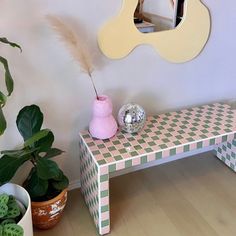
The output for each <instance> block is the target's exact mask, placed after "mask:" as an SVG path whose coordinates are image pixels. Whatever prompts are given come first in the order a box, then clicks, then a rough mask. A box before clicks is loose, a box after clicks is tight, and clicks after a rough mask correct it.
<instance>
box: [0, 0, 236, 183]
mask: <svg viewBox="0 0 236 236" xmlns="http://www.w3.org/2000/svg"><path fill="white" fill-rule="evenodd" d="M204 2H205V4H206V5H207V6H208V7H209V9H210V11H211V15H212V22H213V25H212V32H211V36H210V39H209V42H208V44H207V45H206V47H205V49H204V51H203V52H202V53H201V55H200V56H199V57H197V58H196V59H195V60H193V61H191V62H188V63H184V64H172V63H169V62H168V61H165V60H164V59H162V58H160V57H159V55H158V54H157V53H156V52H155V51H154V50H153V49H152V48H151V47H149V46H140V47H138V48H137V49H136V50H135V51H134V52H133V53H132V54H131V55H129V56H128V57H127V58H125V59H123V60H116V61H113V60H109V59H107V58H105V57H104V56H103V55H102V54H101V53H100V51H99V50H98V49H97V44H96V34H97V32H98V30H99V28H100V27H101V26H102V24H103V23H105V22H106V21H107V20H108V19H109V18H110V17H112V16H113V15H114V14H116V13H117V12H118V11H119V9H120V7H121V3H122V1H121V0H102V1H101V0H86V1H85V0H67V1H65V0H57V1H52V0H51V1H49V0H24V1H23V0H2V1H1V7H0V35H1V36H7V37H8V38H9V39H11V40H13V41H16V42H18V43H19V44H20V45H22V48H23V53H22V54H20V53H19V52H18V51H17V50H15V49H9V48H7V47H2V46H1V48H0V50H1V54H3V55H4V56H6V57H7V58H8V59H9V61H10V65H11V70H12V74H13V75H14V78H15V91H14V94H13V96H12V97H11V98H10V100H9V102H8V104H7V106H6V108H5V113H6V116H7V120H8V130H7V132H6V133H5V135H4V136H2V137H1V138H0V150H2V149H7V148H14V147H15V146H17V145H19V144H20V143H21V142H22V140H21V138H20V136H19V134H18V132H17V130H16V126H15V119H16V115H17V113H18V111H19V110H20V109H21V108H22V107H23V106H25V105H28V104H32V103H36V104H38V105H39V106H40V107H41V109H42V111H43V112H44V114H45V123H44V124H45V126H46V127H49V128H51V129H52V130H53V131H54V133H55V136H56V142H55V146H57V147H60V148H61V149H63V150H65V151H66V153H65V154H64V155H63V156H62V157H60V158H59V159H58V160H59V163H60V165H61V166H62V168H63V169H64V170H65V172H66V174H67V175H68V176H69V178H70V180H71V181H72V182H73V181H75V180H77V179H78V178H79V160H78V159H79V157H78V156H79V148H78V133H79V131H80V130H82V129H85V128H86V127H87V125H88V122H89V120H90V117H91V103H92V101H93V98H94V94H93V91H92V88H91V84H90V83H89V80H88V78H87V76H86V75H83V74H81V73H80V70H79V67H78V66H77V65H76V63H73V62H72V60H71V58H70V56H69V54H68V53H67V51H66V50H65V49H64V47H63V44H61V43H60V42H59V41H58V40H57V37H56V36H55V34H54V33H53V32H52V31H51V30H50V29H49V27H48V25H47V23H46V22H45V20H44V15H46V14H47V13H50V14H58V15H60V16H62V17H63V18H64V19H65V21H67V22H69V23H72V24H73V25H74V26H76V27H77V29H78V32H82V37H84V39H85V42H86V43H88V44H89V46H90V47H91V48H92V50H93V53H94V55H95V58H96V60H95V61H96V65H97V71H96V73H95V74H94V77H95V81H96V84H97V87H98V90H99V91H100V93H104V94H108V95H109V96H111V97H112V99H113V101H114V107H115V114H116V113H117V110H118V108H119V107H120V106H121V105H122V104H124V103H126V102H128V101H134V102H137V103H139V104H141V105H142V106H143V107H145V109H146V110H147V112H148V113H149V114H154V113H157V112H161V111H164V110H175V109H178V108H180V107H186V106H192V105H195V104H203V103H209V102H214V101H219V100H230V99H234V98H235V97H236V70H235V66H236V65H235V54H236V43H235V38H236V33H235V22H236V14H235V12H234V11H235V8H236V3H235V1H234V0H228V1H227V3H225V2H224V1H215V0H205V1H204ZM127 40H128V39H127ZM176 46H178V43H177V42H176ZM1 72H2V70H1ZM0 75H1V76H2V73H1V74H0ZM1 84H2V83H1ZM21 173H23V175H20V177H21V178H23V177H24V175H26V174H27V173H26V171H22V172H21ZM18 180H19V179H18Z"/></svg>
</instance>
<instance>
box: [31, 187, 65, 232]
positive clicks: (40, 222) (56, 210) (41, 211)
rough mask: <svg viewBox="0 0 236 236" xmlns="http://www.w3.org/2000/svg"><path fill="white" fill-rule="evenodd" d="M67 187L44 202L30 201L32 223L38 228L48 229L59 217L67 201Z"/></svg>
mask: <svg viewBox="0 0 236 236" xmlns="http://www.w3.org/2000/svg"><path fill="white" fill-rule="evenodd" d="M67 191H68V190H67V189H65V190H64V191H62V192H61V193H60V194H59V195H58V196H56V197H55V198H53V199H51V200H49V201H45V202H32V203H31V206H32V218H33V225H34V226H35V227H36V228H39V229H50V228H52V227H54V226H55V225H56V224H57V223H58V222H59V220H60V219H61V216H62V213H63V210H64V208H65V206H66V202H67Z"/></svg>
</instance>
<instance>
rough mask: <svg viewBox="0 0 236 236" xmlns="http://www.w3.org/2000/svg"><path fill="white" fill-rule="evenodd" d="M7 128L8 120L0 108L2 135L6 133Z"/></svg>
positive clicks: (0, 132)
mask: <svg viewBox="0 0 236 236" xmlns="http://www.w3.org/2000/svg"><path fill="white" fill-rule="evenodd" d="M6 128H7V122H6V119H5V117H4V114H3V111H2V108H1V107H0V135H2V134H3V133H4V131H5V130H6Z"/></svg>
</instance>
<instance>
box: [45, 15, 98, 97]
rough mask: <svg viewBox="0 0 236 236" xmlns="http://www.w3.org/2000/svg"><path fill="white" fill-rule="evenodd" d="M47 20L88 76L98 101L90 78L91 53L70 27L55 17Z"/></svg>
mask: <svg viewBox="0 0 236 236" xmlns="http://www.w3.org/2000/svg"><path fill="white" fill-rule="evenodd" d="M47 20H48V21H49V23H50V24H51V26H52V27H53V29H54V30H55V31H56V32H57V33H58V35H59V36H60V38H61V40H62V41H63V42H64V44H65V46H66V47H67V49H68V50H69V52H70V53H71V55H72V57H73V58H74V60H75V61H77V62H78V63H79V64H80V68H81V71H82V72H84V73H86V74H88V76H89V78H90V80H91V82H92V85H93V89H94V91H95V94H96V97H97V99H99V97H98V93H97V89H96V87H95V84H94V81H93V78H92V73H93V71H94V68H93V63H92V58H91V53H90V52H89V50H88V49H87V47H86V46H85V45H84V44H83V43H82V40H80V38H79V37H78V35H77V34H76V33H75V32H74V31H73V30H72V29H71V27H69V26H68V25H66V24H65V23H63V22H62V21H61V20H60V19H59V18H57V17H56V16H52V15H48V16H47Z"/></svg>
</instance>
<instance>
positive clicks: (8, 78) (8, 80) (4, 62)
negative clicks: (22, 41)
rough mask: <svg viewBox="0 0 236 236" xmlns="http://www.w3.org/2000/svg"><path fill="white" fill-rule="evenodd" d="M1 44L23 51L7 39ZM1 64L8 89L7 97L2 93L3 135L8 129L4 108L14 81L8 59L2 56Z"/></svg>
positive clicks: (0, 126) (0, 121) (0, 129)
mask: <svg viewBox="0 0 236 236" xmlns="http://www.w3.org/2000/svg"><path fill="white" fill-rule="evenodd" d="M0 43H4V44H8V45H10V46H12V47H17V48H19V49H20V50H21V47H20V46H19V45H18V44H16V43H13V42H10V41H8V39H7V38H2V37H0ZM0 63H1V64H2V65H3V68H4V70H5V84H6V89H7V95H5V94H4V92H3V91H0V135H2V134H3V133H4V131H5V130H6V127H7V122H6V119H5V116H4V114H3V110H2V108H3V107H4V106H5V105H6V102H7V97H9V96H10V95H11V94H12V92H13V89H14V81H13V78H12V76H11V73H10V70H9V66H8V61H7V59H6V58H4V57H2V56H0Z"/></svg>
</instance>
